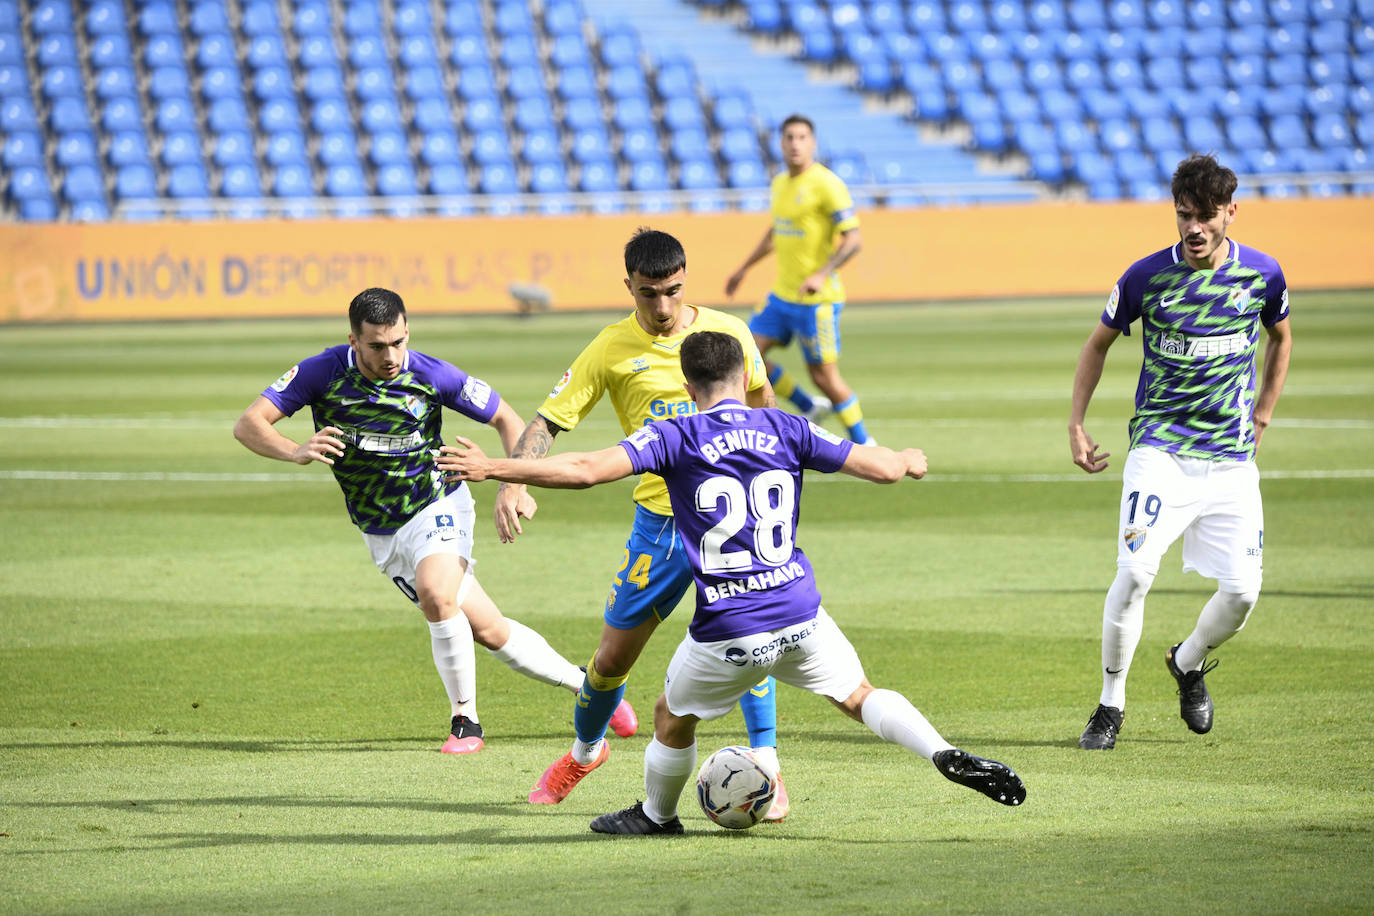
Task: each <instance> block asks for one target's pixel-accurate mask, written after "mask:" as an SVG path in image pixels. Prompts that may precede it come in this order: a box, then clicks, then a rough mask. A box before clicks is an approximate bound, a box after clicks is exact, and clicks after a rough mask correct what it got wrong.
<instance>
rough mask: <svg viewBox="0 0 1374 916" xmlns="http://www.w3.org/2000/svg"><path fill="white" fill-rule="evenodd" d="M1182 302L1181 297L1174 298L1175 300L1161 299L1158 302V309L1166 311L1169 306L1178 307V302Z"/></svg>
mask: <svg viewBox="0 0 1374 916" xmlns="http://www.w3.org/2000/svg"><path fill="white" fill-rule="evenodd" d="M1182 301H1183V297H1182V296H1178V297H1176V298H1174V299H1161V300H1160V302H1159V307H1160V308H1166V309H1167V308H1168V307H1169V306H1171V305H1178V304H1179V303H1180V302H1182Z"/></svg>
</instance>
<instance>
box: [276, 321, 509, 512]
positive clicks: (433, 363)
mask: <svg viewBox="0 0 1374 916" xmlns="http://www.w3.org/2000/svg"><path fill="white" fill-rule="evenodd" d="M262 395H263V397H265V398H267V400H269V401H271V402H272V403H273V404H275V405H277V408H278V409H279V410H281V412H282V413H284V414H286V415H287V416H288V417H289V416H291V415H292V414H294V413H295V412H296V411H297V410H300V409H301V408H302V407H304V406H305V405H307V404H308V405H310V411H311V414H312V416H313V418H314V421H315V429H317V430H319V429H323V428H324V427H326V426H335V427H338V428H339V429H341V430H343V433H344V442H345V445H344V453H343V456H342V457H340V458H336V459H334V465H333V471H334V479H335V480H337V481H338V482H339V487H340V489H342V490H343V494H344V502H345V503H346V504H347V506H348V515H349V517H350V518H352V519H353V524H355V525H357V526H358V527H359V528H361V529H362V530H363V532H364V533H366V534H392V533H394V532H395V531H397V530H398V529H399V528H401V526H403V525H404V524H405V523H406V522H407V521H409V520H410V518H411V516H413V515H414V514H415V513H416V512H419V511H420V510H421V509H423V508H424V507H425V506H427V505H429V504H430V503H432V502H434V500H436V499H439V498H440V497H443V496H447V495H448V494H449V493H452V492H453V491H454V490H457V489H458V488H459V487H461V486H463V482H462V481H457V482H454V483H445V481H444V479H443V475H442V474H440V472H439V471H438V470H437V469H436V468H435V467H434V459H435V456H436V455H437V454H438V449H439V446H441V445H442V444H443V433H442V429H441V424H442V422H443V409H442V408H444V407H448V408H450V409H452V410H456V411H458V412H459V413H461V414H463V415H464V416H466V417H471V418H472V419H474V420H476V421H477V422H479V423H486V422H488V421H490V420H491V418H492V417H493V416H494V415H495V414H496V408H497V407H498V406H500V404H501V397H500V395H498V394H497V393H496V392H495V391H493V390H492V389H491V386H489V385H488V384H487V383H486V382H484V381H482V380H481V379H478V378H473V377H472V376H470V375H468V374H467V373H466V372H464V371H463V370H462V369H459V368H458V367H457V366H454V365H452V364H450V363H446V362H444V361H443V360H441V359H435V358H434V357H432V356H426V355H425V354H423V353H417V352H415V351H414V350H409V351H407V352H406V356H405V363H404V364H403V365H402V367H401V373H400V375H398V376H396V378H394V379H391V380H390V381H383V380H380V379H378V380H373V379H369V378H367V377H366V376H365V375H363V374H362V372H361V371H359V369H358V367H357V365H356V363H355V362H354V354H353V348H352V347H350V346H349V345H348V344H340V345H338V346H336V347H330V348H329V349H327V350H325V351H324V352H323V353H321V354H319V355H318V356H312V357H310V358H309V359H306V360H303V361H302V362H301V363H300V364H298V365H295V366H292V367H291V368H290V369H288V370H287V371H286V374H284V375H283V376H282V377H281V378H279V379H277V381H275V382H274V383H272V385H271V386H270V387H268V389H267V390H266V391H264V392H263V393H262Z"/></svg>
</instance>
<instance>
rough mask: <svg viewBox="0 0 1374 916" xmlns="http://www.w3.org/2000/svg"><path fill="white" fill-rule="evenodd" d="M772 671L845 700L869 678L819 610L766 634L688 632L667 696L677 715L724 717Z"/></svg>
mask: <svg viewBox="0 0 1374 916" xmlns="http://www.w3.org/2000/svg"><path fill="white" fill-rule="evenodd" d="M770 674H771V675H773V677H775V678H777V679H778V680H780V681H782V682H783V683H784V684H791V685H792V686H793V687H800V688H801V689H802V690H809V691H811V692H812V693H818V694H820V695H821V696H825V697H830V698H831V699H833V700H840V701H844V700H845V699H847V698H848V697H849V695H850V694H852V693H853V692H854V691H855V690H857V689H858V687H859V685H860V684H861V683H863V679H864V669H863V665H862V664H860V663H859V656H858V655H857V654H856V653H855V652H854V647H853V646H852V645H850V644H849V640H848V639H846V638H845V635H844V634H843V633H841V632H840V628H839V627H838V626H836V625H835V621H834V620H831V619H830V615H829V614H827V613H826V612H825V608H817V609H816V616H815V617H813V618H812V619H811V620H808V621H806V622H805V623H797V624H793V625H792V626H790V627H782V628H781V629H777V630H769V631H768V632H766V633H755V634H754V635H752V636H741V637H738V638H735V639H724V640H721V641H720V642H704V643H703V642H697V641H696V640H694V639H692V637H691V636H690V635H689V636H687V637H686V638H684V639H683V640H682V642H681V643H680V644H679V645H678V647H677V651H676V652H674V653H673V660H672V661H670V662H669V663H668V674H667V676H666V677H664V678H663V695H664V697H665V698H666V699H667V702H668V709H669V710H671V711H672V713H673V715H675V716H696V717H697V718H698V719H718V718H720V717H721V716H723V715H725V714H726V713H727V712H729V711H730V710H731V709H734V708H735V703H736V702H737V701H738V700H739V698H740V697H742V696H744V693H745V691H747V690H748V689H749V688H750V687H753V686H754V685H755V684H757V683H758V682H759V681H761V680H763V679H764V678H766V677H768V675H770Z"/></svg>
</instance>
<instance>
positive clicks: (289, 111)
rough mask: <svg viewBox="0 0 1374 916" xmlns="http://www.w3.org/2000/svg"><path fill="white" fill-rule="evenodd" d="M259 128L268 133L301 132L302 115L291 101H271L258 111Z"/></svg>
mask: <svg viewBox="0 0 1374 916" xmlns="http://www.w3.org/2000/svg"><path fill="white" fill-rule="evenodd" d="M258 126H259V128H261V129H262V130H264V131H266V132H268V133H274V134H275V133H283V132H286V131H300V130H301V128H302V124H301V113H300V110H299V109H297V108H296V103H295V101H294V100H291V99H271V100H269V101H268V102H267V103H265V104H264V105H263V106H262V107H260V108H259V109H258Z"/></svg>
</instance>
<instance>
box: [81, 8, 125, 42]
mask: <svg viewBox="0 0 1374 916" xmlns="http://www.w3.org/2000/svg"><path fill="white" fill-rule="evenodd" d="M86 34H87V35H90V36H92V37H95V36H97V35H119V36H124V35H126V34H127V30H126V28H125V20H124V4H123V3H121V2H119V0H96V2H94V3H92V4H91V5H90V7H89V8H87V10H86Z"/></svg>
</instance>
